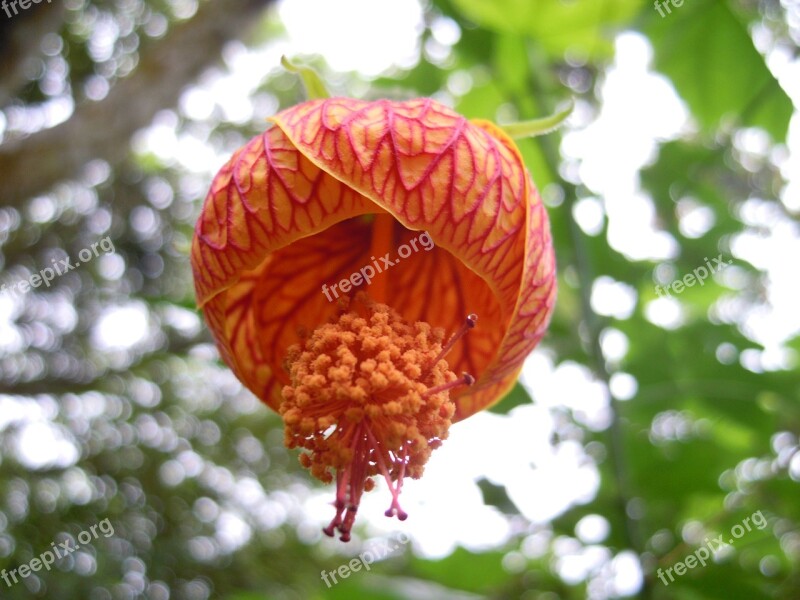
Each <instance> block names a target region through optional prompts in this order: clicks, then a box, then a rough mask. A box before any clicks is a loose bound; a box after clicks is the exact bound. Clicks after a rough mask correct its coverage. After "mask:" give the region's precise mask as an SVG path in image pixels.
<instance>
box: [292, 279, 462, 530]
mask: <svg viewBox="0 0 800 600" xmlns="http://www.w3.org/2000/svg"><path fill="white" fill-rule="evenodd" d="M476 322H477V316H476V315H474V314H471V315H469V316H468V317H467V319H466V321H465V323H464V325H462V327H461V328H460V329H459V330H458V331H457V332H455V333H454V334H453V335H452V336H451V337H450V339H449V340H447V341H446V342H445V333H444V330H442V329H441V328H434V327H431V325H429V324H428V323H425V322H422V321H418V322H416V323H413V324H410V323H407V322H406V321H404V320H403V319H402V317H400V315H399V314H398V313H397V312H396V311H394V310H393V309H392V308H390V307H389V306H387V305H386V304H381V303H378V302H374V301H372V300H370V299H369V297H368V296H367V295H366V294H365V293H364V292H360V293H358V294H356V295H355V297H354V298H353V299H352V300H350V299H345V300H343V301H342V302H341V303H340V312H339V314H338V315H337V316H336V317H334V318H332V319H331V321H330V322H329V323H325V324H323V325H321V326H319V327H318V328H317V329H315V330H314V331H313V332H312V333H311V334H310V335H308V337H307V338H306V339H305V340H304V342H303V343H302V344H296V345H294V346H292V347H290V348H289V350H288V352H287V356H286V362H285V366H286V368H287V370H288V373H289V378H290V382H291V383H290V384H289V385H286V386H284V388H283V402H282V403H281V406H280V411H279V412H280V414H281V416H282V417H283V422H284V426H285V443H286V446H287V447H288V448H302V449H304V450H305V452H303V453H302V454H301V455H300V463H301V464H302V465H303V466H304V467H306V468H308V469H310V471H311V474H312V475H313V476H314V477H316V478H317V479H319V480H321V481H323V482H325V483H331V482H333V481H334V480H335V481H336V498H335V500H334V503H333V504H334V507H335V510H336V512H335V515H334V517H333V519H332V520H331V522H330V524H329V525H328V526H327V527H325V528H324V529H323V531H324V532H325V533H326V534H327V535H329V536H331V537H333V536H335V535H336V532H337V531H338V532H339V533H340V538H339V539H340V540H342V541H343V542H347V541H349V540H350V536H351V530H352V527H353V523H354V522H355V518H356V513H357V512H358V507H359V504H360V501H361V496H362V494H363V493H364V492H366V491H370V490H371V489H372V488H373V487H374V486H375V481H374V479H373V478H374V477H383V479H384V480H385V481H386V484H387V485H388V487H389V490H390V492H391V495H392V500H391V504H390V506H389V508H388V509H387V510H386V513H385V514H386V516H387V517H394V516H396V517H397V518H398V519H400V520H401V521H404V520H405V519H406V518H407V517H408V514H407V513H406V512H405V511H404V510H403V509H402V508H401V507H400V491H401V489H402V485H403V480H404V478H406V477H411V478H413V479H418V478H419V477H420V476H421V475H422V472H423V470H424V467H425V463H426V462H427V461H428V458H429V457H430V455H431V452H432V451H433V450H434V449H436V448H438V447H439V446H440V445H441V444H442V441H443V440H445V439H446V438H447V435H448V430H449V428H450V425H451V423H452V418H453V415H454V414H455V404H454V403H453V402H452V400H451V399H450V392H451V390H453V389H455V388H457V387H459V386H463V385H472V383H474V381H475V379H474V378H473V377H472V376H471V375H469V374H467V373H464V374H462V375H461V376H458V375H456V374H455V373H454V372H453V371H452V370H450V368H449V366H448V364H447V361H446V360H445V356H446V355H447V353H448V351H449V350H450V349H451V348H452V347H453V345H454V344H455V343H456V342H457V341H458V340H459V339H460V338H461V337H462V336H463V335H464V334H466V332H467V331H469V329H471V328H473V327H475V324H476Z"/></svg>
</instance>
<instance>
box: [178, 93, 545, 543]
mask: <svg viewBox="0 0 800 600" xmlns="http://www.w3.org/2000/svg"><path fill="white" fill-rule="evenodd" d="M271 120H272V122H273V124H274V125H273V126H272V127H270V128H268V129H267V130H266V131H265V132H264V133H262V134H260V135H257V136H256V137H254V138H253V139H251V140H250V141H249V142H247V144H245V145H244V146H243V147H242V148H240V149H239V150H237V151H236V152H235V153H234V155H233V156H232V157H231V159H230V160H229V161H228V162H227V163H226V164H225V165H224V166H223V167H222V169H221V170H220V171H219V173H218V174H217V176H216V177H215V178H214V181H213V183H212V185H211V189H210V191H209V193H208V196H207V197H206V200H205V203H204V205H203V209H202V213H201V215H200V218H199V220H198V222H197V226H196V230H195V236H194V240H193V244H192V254H191V262H192V269H193V273H194V279H195V288H196V292H197V300H198V305H199V306H200V307H201V308H202V310H203V312H204V314H205V317H206V321H207V323H208V325H209V327H210V329H211V332H212V334H213V336H214V339H215V341H216V343H217V347H218V348H219V351H220V354H221V356H222V358H223V359H224V361H225V362H226V363H227V364H228V365H229V366H230V367H231V369H233V371H234V373H235V374H236V375H237V377H238V378H239V379H240V380H241V381H242V382H243V383H244V384H245V385H246V386H247V387H248V388H249V389H250V390H251V391H252V392H253V393H255V394H256V395H257V396H258V397H259V398H261V399H262V400H263V401H264V402H265V403H267V404H268V405H269V406H270V407H271V408H273V409H274V410H276V411H277V412H279V413H280V414H281V416H282V417H283V421H284V425H285V437H286V444H287V446H289V447H299V448H303V449H304V452H303V453H301V455H300V461H301V463H302V464H303V465H304V466H305V467H308V468H309V469H310V470H311V473H312V474H313V475H314V476H315V477H317V478H318V479H320V480H322V481H323V482H331V481H333V480H334V479H335V481H336V486H337V493H336V501H335V508H336V513H335V517H334V519H333V520H332V522H331V524H330V525H329V526H328V527H327V528H325V532H326V533H328V534H329V535H334V531H335V530H339V532H340V533H341V539H342V540H343V541H347V540H348V539H349V538H350V530H351V528H352V525H353V521H354V519H355V515H356V512H357V510H358V504H359V501H360V498H361V494H362V493H363V492H364V491H369V489H371V488H372V486H373V485H374V483H373V479H372V477H373V476H383V477H384V478H385V480H386V481H387V483H388V485H389V488H390V490H391V493H392V503H391V506H390V508H389V510H387V512H386V514H387V515H388V516H393V515H396V516H398V517H399V518H400V519H401V520H402V519H404V518H405V516H406V513H405V512H404V511H403V510H402V509H401V508H400V505H399V499H398V497H399V494H400V490H401V487H402V483H403V479H404V478H405V477H412V478H417V477H420V476H421V474H422V471H423V468H424V464H425V462H426V460H427V459H428V456H429V455H430V453H431V451H432V450H433V449H434V448H436V447H438V446H439V445H440V444H441V442H442V440H444V439H445V438H446V437H447V432H448V428H449V427H450V425H451V423H453V422H456V421H459V420H461V419H465V418H467V417H469V416H470V415H472V414H474V413H476V412H478V411H480V410H482V409H484V408H486V407H488V406H490V405H492V404H493V403H495V402H496V401H498V400H499V399H500V398H502V396H503V395H504V394H505V393H506V392H507V391H508V390H509V388H510V387H511V386H513V384H514V382H515V380H516V377H517V375H518V373H519V370H520V368H521V366H522V362H523V360H524V359H525V357H526V356H527V355H528V354H529V353H530V351H531V350H532V349H533V348H534V346H535V345H536V344H537V343H538V341H539V340H540V339H541V337H542V336H543V335H544V333H545V330H546V328H547V325H548V323H549V319H550V314H551V312H552V309H553V304H554V301H555V293H556V283H555V261H554V255H553V248H552V242H551V237H550V230H549V222H548V219H547V215H546V213H545V210H544V207H543V205H542V202H541V200H540V198H539V195H538V193H537V191H536V188H535V187H534V185H533V182H532V180H531V177H530V174H529V173H528V171H527V169H526V168H525V166H524V164H523V161H522V157H521V156H520V153H519V150H518V149H517V147H516V145H515V144H514V142H513V141H512V140H511V138H509V137H508V136H507V135H506V134H505V133H504V132H503V131H502V130H501V129H500V128H498V127H497V126H495V125H493V124H492V123H489V122H487V121H479V120H473V121H468V120H467V119H465V118H464V117H462V116H460V115H458V114H456V113H454V112H453V111H452V110H450V109H449V108H447V107H445V106H443V105H441V104H439V103H437V102H435V101H433V100H430V99H416V100H409V101H405V102H394V101H389V100H378V101H374V102H366V101H361V100H354V99H347V98H330V99H324V100H311V101H308V102H305V103H302V104H298V105H296V106H294V107H291V108H289V109H287V110H284V111H282V112H280V113H278V114H277V115H275V116H274V117H273V118H272V119H271ZM423 231H424V232H425V235H427V236H428V238H429V240H431V241H432V242H433V243H432V244H431V247H428V246H426V247H425V248H424V249H423V250H424V251H417V252H411V253H406V255H405V256H403V257H402V258H399V257H398V255H397V250H398V248H399V247H400V246H401V245H406V246H409V245H412V246H414V248H417V246H416V245H414V244H412V241H413V242H416V241H417V240H418V239H421V238H420V237H418V236H419V232H423ZM409 247H410V246H409ZM417 250H420V249H419V248H417ZM393 259H394V260H393ZM381 263H383V265H385V266H386V268H385V269H382V271H381V272H379V273H376V274H375V275H374V277H373V278H370V281H367V280H366V278H365V277H362V278H361V279H360V280H359V278H358V277H356V276H355V275H356V273H362V274H365V271H364V270H363V269H365V268H366V267H365V266H366V265H375V266H376V267H378V266H380V264H381ZM337 282H339V283H340V285H339V287H338V288H337V291H336V294H337V296H338V298H330V299H329V296H330V294H327V295H326V293H323V292H324V291H325V289H326V288H327V289H328V290H330V289H333V288H334V287H335V285H336V284H337ZM339 292H341V293H339ZM331 300H333V301H331ZM478 316H479V317H480V322H479V325H478V326H477V327H475V328H474V329H473V327H474V326H475V324H476V320H477V317H478ZM467 331H469V335H466V336H465V334H466V333H467ZM446 332H451V335H450V336H449V337H447V336H446Z"/></svg>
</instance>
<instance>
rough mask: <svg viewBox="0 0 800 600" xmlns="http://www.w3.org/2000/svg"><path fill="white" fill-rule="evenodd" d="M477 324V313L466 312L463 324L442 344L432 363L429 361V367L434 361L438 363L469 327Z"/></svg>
mask: <svg viewBox="0 0 800 600" xmlns="http://www.w3.org/2000/svg"><path fill="white" fill-rule="evenodd" d="M477 324H478V315H476V314H475V313H470V314H468V315H467V318H466V319H465V320H464V324H463V325H462V326H461V327H460V328H459V330H458V331H456V332H455V333H454V334H453V336H452V337H451V338H450V340H449V341H448V342H447V343H446V344H445V345H444V347H443V348H442V351H441V352H439V355H438V356H437V357H436V358H435V359H434V360H433V363H431V367H433V366H434V365H435V364H436V363H438V362H439V361H440V360H442V359H443V358H444V357H445V356H447V353H448V352H450V350H452V348H453V346H455V345H456V342H458V340H460V339H461V338H462V337H464V336H465V335H466V334H467V332H468V331H469V330H470V329H472V328H474V327H475V325H477Z"/></svg>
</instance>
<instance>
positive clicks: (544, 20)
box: [454, 0, 641, 57]
mask: <svg viewBox="0 0 800 600" xmlns="http://www.w3.org/2000/svg"><path fill="white" fill-rule="evenodd" d="M454 4H455V5H456V6H457V7H458V8H459V9H460V10H462V11H463V12H464V14H465V15H466V16H467V17H468V18H469V19H471V20H472V21H474V22H475V23H477V24H478V25H480V26H482V27H486V28H488V29H494V30H495V31H500V32H507V33H516V34H521V35H525V36H529V37H531V38H532V39H533V40H534V41H535V42H536V43H537V44H539V45H541V47H542V48H543V49H544V50H545V51H547V52H548V53H550V54H553V55H559V56H560V55H561V54H563V53H564V52H566V51H567V50H571V51H578V52H581V53H583V54H585V55H587V56H590V57H594V56H609V55H610V54H611V50H612V45H611V42H610V35H609V34H610V33H611V30H613V28H615V27H616V26H620V25H623V24H625V23H627V22H628V21H630V19H631V18H633V16H634V15H635V14H636V12H637V11H638V10H639V7H640V6H641V2H639V0H606V1H604V2H600V1H598V0H574V1H572V2H564V1H563V0H537V1H536V2H530V1H529V0H495V1H493V2H486V1H485V0H454Z"/></svg>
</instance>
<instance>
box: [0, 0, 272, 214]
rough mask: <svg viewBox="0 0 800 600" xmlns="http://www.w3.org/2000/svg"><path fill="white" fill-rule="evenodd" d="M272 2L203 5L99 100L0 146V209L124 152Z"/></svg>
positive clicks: (223, 0) (115, 160) (220, 0)
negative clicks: (65, 119)
mask: <svg viewBox="0 0 800 600" xmlns="http://www.w3.org/2000/svg"><path fill="white" fill-rule="evenodd" d="M271 1H272V0H214V1H209V2H203V3H201V5H200V8H199V10H198V12H197V14H196V15H195V16H194V17H193V18H192V19H190V20H189V21H187V22H185V23H182V24H180V25H177V26H175V27H174V28H172V29H170V31H169V32H168V33H167V35H166V36H165V37H164V38H162V39H160V40H158V41H155V42H153V43H152V45H150V46H149V47H147V48H145V49H143V50H142V53H141V58H140V62H139V66H138V67H137V68H136V70H135V71H134V72H133V73H132V74H131V75H130V76H128V77H126V78H124V79H121V80H119V81H118V82H117V83H116V84H115V85H114V86H113V87H112V88H111V91H110V92H109V94H108V96H106V97H105V98H104V99H103V100H101V101H99V102H91V101H87V102H84V103H83V104H81V105H79V106H78V107H77V108H76V109H75V112H74V113H73V114H72V116H71V117H70V118H69V119H68V120H67V121H65V122H64V123H61V124H60V125H57V126H55V127H53V128H51V129H46V130H43V131H40V132H38V133H35V134H33V135H31V136H30V137H28V138H25V139H22V140H17V141H14V142H10V143H7V144H4V145H3V146H0V173H2V174H3V176H2V178H0V205H9V204H10V205H17V206H19V205H21V204H22V203H23V202H24V201H25V200H26V199H28V198H30V197H32V196H34V195H36V194H41V193H43V192H46V191H47V190H48V189H50V188H51V187H52V186H53V185H54V184H56V183H58V182H59V181H62V180H65V179H70V178H72V177H75V176H77V175H78V174H79V173H80V171H81V169H82V168H83V166H84V165H85V164H86V163H87V162H89V161H90V160H92V159H95V158H102V159H103V160H105V161H107V162H108V163H110V164H111V165H112V166H114V165H117V164H119V163H120V162H121V161H122V160H123V159H124V158H125V157H126V156H127V155H128V152H129V143H128V142H129V140H130V138H131V136H132V135H133V134H134V133H135V132H136V131H137V130H138V129H141V128H142V127H145V126H147V125H148V124H149V123H150V122H151V121H152V119H153V117H154V116H155V114H156V113H157V112H158V111H159V110H162V109H164V108H168V107H171V106H174V105H175V104H176V103H177V101H178V98H179V97H180V94H181V91H182V90H183V89H184V87H185V86H186V85H188V84H189V83H191V82H192V81H194V80H195V79H196V78H197V77H198V76H199V75H200V74H201V73H202V72H203V70H204V69H205V68H206V67H207V66H208V65H209V64H211V63H212V62H214V61H215V60H217V58H218V57H219V55H220V52H221V50H222V48H223V46H224V45H225V43H226V42H228V41H230V40H232V39H238V38H241V37H243V36H244V35H245V34H246V33H247V32H248V31H249V30H250V29H251V26H252V25H254V24H255V23H256V22H257V18H256V17H257V16H258V14H259V13H260V12H261V11H262V10H263V9H264V8H265V7H266V6H267V5H268V4H270V3H271Z"/></svg>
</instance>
